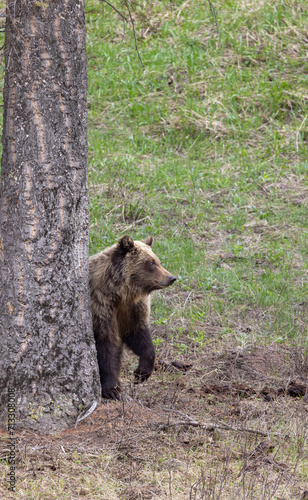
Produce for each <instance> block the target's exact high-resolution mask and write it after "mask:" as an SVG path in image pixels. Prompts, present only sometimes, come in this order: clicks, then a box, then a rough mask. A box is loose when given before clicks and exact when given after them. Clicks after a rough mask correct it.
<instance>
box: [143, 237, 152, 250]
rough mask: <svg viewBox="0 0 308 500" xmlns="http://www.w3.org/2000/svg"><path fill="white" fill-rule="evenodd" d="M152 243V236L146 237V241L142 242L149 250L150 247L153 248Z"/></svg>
mask: <svg viewBox="0 0 308 500" xmlns="http://www.w3.org/2000/svg"><path fill="white" fill-rule="evenodd" d="M153 242H154V238H153V236H148V237H147V239H146V240H144V243H145V244H146V245H149V247H151V248H152V246H153Z"/></svg>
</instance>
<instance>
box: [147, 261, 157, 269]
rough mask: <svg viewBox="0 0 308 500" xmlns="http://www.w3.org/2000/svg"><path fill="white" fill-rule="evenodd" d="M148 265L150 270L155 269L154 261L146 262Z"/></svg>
mask: <svg viewBox="0 0 308 500" xmlns="http://www.w3.org/2000/svg"><path fill="white" fill-rule="evenodd" d="M148 265H149V267H150V269H155V267H156V262H155V260H150V261H149V262H148Z"/></svg>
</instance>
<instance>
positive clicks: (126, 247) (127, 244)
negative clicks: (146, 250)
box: [118, 235, 135, 253]
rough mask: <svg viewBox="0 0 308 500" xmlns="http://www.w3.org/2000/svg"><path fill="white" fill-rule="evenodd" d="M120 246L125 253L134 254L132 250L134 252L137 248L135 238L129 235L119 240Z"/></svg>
mask: <svg viewBox="0 0 308 500" xmlns="http://www.w3.org/2000/svg"><path fill="white" fill-rule="evenodd" d="M118 245H119V247H120V248H121V250H122V252H123V253H128V252H132V250H134V248H135V243H134V240H133V238H131V237H130V236H127V235H125V236H123V238H121V239H120V240H119V243H118Z"/></svg>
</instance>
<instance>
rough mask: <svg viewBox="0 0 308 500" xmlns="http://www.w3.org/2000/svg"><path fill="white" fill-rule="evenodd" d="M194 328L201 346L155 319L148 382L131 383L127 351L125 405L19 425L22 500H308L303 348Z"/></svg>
mask: <svg viewBox="0 0 308 500" xmlns="http://www.w3.org/2000/svg"><path fill="white" fill-rule="evenodd" d="M195 327H196V329H197V331H198V332H199V335H200V329H201V328H202V329H203V333H204V336H203V343H204V346H203V347H201V348H199V349H198V350H196V343H195V340H193V337H194V338H195V336H196V332H193V331H191V330H189V329H186V330H184V331H182V332H181V333H180V331H179V329H175V330H174V331H172V332H170V331H169V329H168V331H167V330H166V327H165V326H160V327H158V326H157V327H156V333H155V337H156V338H159V339H160V340H162V342H161V343H160V347H159V360H160V361H159V362H158V363H157V370H156V372H155V373H154V374H153V376H152V378H151V379H150V380H149V381H148V382H147V383H145V384H142V385H138V386H135V385H134V384H133V383H132V381H131V380H132V377H131V373H132V370H133V368H134V364H135V363H136V359H135V358H134V357H133V356H131V355H130V354H129V353H126V354H125V359H124V364H123V373H122V380H123V383H124V399H123V401H121V402H104V403H103V404H102V405H101V406H100V407H99V408H98V409H97V410H96V411H95V412H94V413H93V414H92V415H91V418H87V419H86V420H84V421H82V422H80V423H79V424H78V427H77V429H76V430H75V429H72V430H68V431H65V432H62V433H59V434H57V435H54V436H38V435H36V434H33V433H31V432H29V431H28V432H24V433H19V434H18V466H17V471H16V475H17V479H18V496H19V498H27V499H29V500H30V499H31V500H32V499H38V498H44V499H50V500H52V499H57V498H61V499H66V498H67V499H72V500H73V499H77V498H80V497H88V498H93V499H94V498H100V499H106V500H111V499H123V500H128V499H130V500H135V499H143V500H144V499H164V498H166V499H167V498H168V499H183V500H184V499H188V498H190V499H226V500H230V499H236V498H242V499H248V498H249V499H280V498H283V499H295V498H298V499H300V498H303V496H302V495H303V494H304V492H305V491H306V490H308V488H307V486H308V474H307V471H308V450H307V444H306V443H307V431H308V428H307V427H308V418H307V416H308V405H307V402H306V404H305V402H304V401H303V399H302V398H297V397H292V396H291V395H290V394H289V393H288V387H289V386H290V381H291V380H297V381H298V382H299V381H300V377H302V376H303V374H304V373H306V374H307V373H308V366H307V360H306V364H305V359H304V358H303V356H302V351H301V350H300V349H298V348H297V347H296V346H295V345H290V346H288V347H286V346H277V345H276V344H275V345H269V346H267V347H264V346H263V347H262V346H258V345H255V344H254V343H253V341H251V342H250V345H249V346H245V347H243V346H241V345H239V343H238V341H237V339H235V338H232V337H228V336H227V337H225V338H224V340H222V339H221V338H219V336H218V335H217V332H218V328H217V327H213V326H210V325H204V324H203V323H197V324H196V325H195ZM170 338H171V339H172V340H171V341H170ZM172 360H176V361H177V363H175V365H176V366H173V365H171V364H170V361H172ZM302 380H303V379H302ZM303 385H304V380H303ZM1 454H2V458H3V459H4V457H5V439H4V434H3V439H2V452H1ZM1 470H2V477H3V481H2V485H1V486H2V491H1V494H2V497H5V498H11V497H12V498H13V495H11V496H10V494H9V493H8V492H7V490H6V484H5V479H4V478H5V474H6V473H7V470H8V466H7V465H5V462H2V465H1Z"/></svg>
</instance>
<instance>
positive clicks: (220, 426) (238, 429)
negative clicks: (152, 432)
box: [154, 408, 268, 437]
mask: <svg viewBox="0 0 308 500" xmlns="http://www.w3.org/2000/svg"><path fill="white" fill-rule="evenodd" d="M165 411H168V412H172V413H177V414H178V415H181V416H183V417H185V418H186V420H181V421H179V422H172V423H170V422H169V423H167V424H154V425H155V426H156V429H158V430H166V429H169V428H170V427H177V426H181V425H183V426H188V425H189V426H191V427H199V428H200V429H204V430H205V431H209V432H210V431H214V430H216V429H218V430H223V431H233V432H248V433H249V434H256V435H258V436H263V437H267V436H268V433H266V432H263V431H259V430H256V429H250V428H249V427H232V426H231V425H228V424H221V423H219V424H214V423H208V424H205V423H203V422H198V421H197V420H195V419H194V418H192V417H190V416H189V415H185V414H184V413H182V412H180V411H178V410H172V409H170V408H165Z"/></svg>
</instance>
